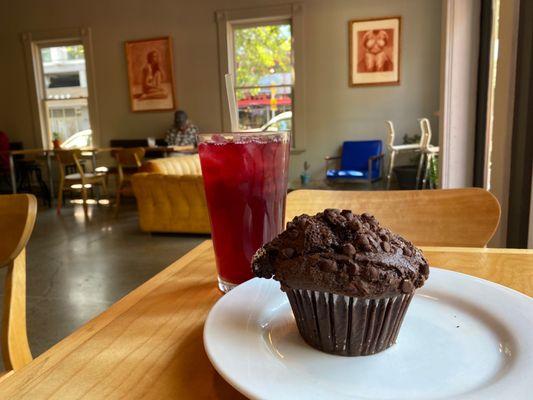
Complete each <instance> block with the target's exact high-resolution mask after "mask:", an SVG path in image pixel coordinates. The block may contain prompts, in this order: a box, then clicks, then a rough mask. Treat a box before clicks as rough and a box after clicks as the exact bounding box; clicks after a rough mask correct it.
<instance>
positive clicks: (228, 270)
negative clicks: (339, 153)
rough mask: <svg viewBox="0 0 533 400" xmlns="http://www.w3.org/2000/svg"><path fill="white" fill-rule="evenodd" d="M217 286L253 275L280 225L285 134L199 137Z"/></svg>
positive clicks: (286, 145)
mask: <svg viewBox="0 0 533 400" xmlns="http://www.w3.org/2000/svg"><path fill="white" fill-rule="evenodd" d="M199 142H200V143H199V145H198V152H199V154H200V162H201V164H202V175H203V179H204V187H205V193H206V198H207V206H208V209H209V218H210V220H211V234H212V237H213V245H214V247H215V256H216V262H217V268H218V275H219V287H220V288H221V289H222V290H223V291H228V290H230V289H231V288H232V287H234V286H235V285H238V284H240V283H242V282H244V281H246V280H248V279H250V278H252V270H251V266H250V262H251V259H252V256H253V255H254V253H255V252H256V250H257V249H258V248H259V247H261V246H262V245H263V244H264V243H266V242H268V241H270V240H271V239H272V238H274V236H276V235H277V234H278V233H280V232H281V231H282V229H283V220H284V218H285V197H286V195H287V169H288V161H289V134H288V133H286V132H283V133H273V134H270V133H269V134H261V133H254V134H249V133H234V134H220V135H213V134H210V135H208V134H202V135H199Z"/></svg>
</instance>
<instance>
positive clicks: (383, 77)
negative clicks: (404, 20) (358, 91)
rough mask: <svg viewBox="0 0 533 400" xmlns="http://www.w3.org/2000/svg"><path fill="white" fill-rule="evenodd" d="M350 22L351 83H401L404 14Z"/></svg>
mask: <svg viewBox="0 0 533 400" xmlns="http://www.w3.org/2000/svg"><path fill="white" fill-rule="evenodd" d="M348 24H349V25H348V27H349V28H348V31H349V46H350V66H349V68H350V78H349V79H350V80H349V84H350V86H363V85H399V84H400V37H401V36H400V26H401V17H386V18H374V19H366V20H352V21H350V22H349V23H348Z"/></svg>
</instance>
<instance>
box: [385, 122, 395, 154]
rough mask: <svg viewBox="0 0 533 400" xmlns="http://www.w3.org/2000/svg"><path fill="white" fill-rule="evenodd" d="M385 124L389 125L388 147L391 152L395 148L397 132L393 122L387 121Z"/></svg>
mask: <svg viewBox="0 0 533 400" xmlns="http://www.w3.org/2000/svg"><path fill="white" fill-rule="evenodd" d="M385 124H386V125H387V133H388V135H387V147H388V148H389V150H390V149H391V148H392V146H394V137H395V136H396V132H395V131H394V124H393V123H392V121H385Z"/></svg>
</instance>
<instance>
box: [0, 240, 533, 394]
mask: <svg viewBox="0 0 533 400" xmlns="http://www.w3.org/2000/svg"><path fill="white" fill-rule="evenodd" d="M424 252H425V254H426V256H427V257H428V259H429V261H430V264H431V265H434V266H439V267H442V268H446V269H451V270H455V271H459V272H464V273H467V274H471V275H475V276H478V277H480V278H485V279H489V280H491V281H494V282H497V283H500V284H502V285H506V286H509V287H511V288H513V289H516V290H518V291H521V292H523V293H525V294H527V295H529V296H531V295H533V250H497V249H472V248H438V247H431V248H425V249H424ZM220 297H221V293H220V292H219V291H218V289H217V285H216V273H215V260H214V254H213V248H212V244H211V242H210V241H206V242H204V243H203V244H201V245H200V246H198V247H197V248H195V249H194V250H192V251H191V252H189V253H188V254H186V255H185V256H184V257H182V258H181V259H179V260H178V261H176V262H174V263H173V264H172V265H170V266H169V267H168V268H166V269H165V270H163V271H162V272H160V273H159V274H158V275H156V276H155V277H154V278H152V279H151V280H149V281H148V282H146V283H144V284H143V285H141V286H140V287H139V288H137V289H136V290H134V291H133V292H131V293H130V294H128V295H127V296H126V297H124V298H123V299H121V300H120V301H118V302H117V303H115V304H114V305H113V306H112V307H110V308H109V309H108V310H107V311H105V312H104V313H102V314H101V315H99V316H98V317H96V318H95V319H93V320H92V321H90V322H88V323H87V324H85V325H84V326H82V327H81V328H80V329H78V330H77V331H76V332H74V333H73V334H72V335H70V336H68V337H67V338H65V339H64V340H63V341H61V342H60V343H58V344H57V345H55V346H54V347H52V348H51V349H50V350H48V351H47V352H45V353H44V354H42V355H41V356H39V357H38V358H36V359H35V360H34V361H32V362H31V363H30V364H29V365H27V366H26V367H24V368H23V369H21V370H19V371H16V372H15V373H14V374H11V375H10V376H8V377H7V378H5V379H3V380H2V381H1V382H0V398H9V399H49V398H54V399H79V398H90V399H115V398H127V399H207V398H209V399H239V398H243V397H242V396H241V395H240V394H239V393H237V392H236V391H235V390H234V389H233V388H232V387H231V386H230V385H229V384H227V383H226V382H225V381H224V380H223V379H222V378H221V377H220V376H219V375H218V374H217V373H216V372H215V370H214V369H213V367H212V366H211V364H210V363H209V360H208V358H207V355H206V354H205V351H204V347H203V342H202V331H203V325H204V321H205V318H206V316H207V313H208V312H209V310H210V309H211V307H212V306H213V304H214V303H215V302H216V300H217V299H219V298H220Z"/></svg>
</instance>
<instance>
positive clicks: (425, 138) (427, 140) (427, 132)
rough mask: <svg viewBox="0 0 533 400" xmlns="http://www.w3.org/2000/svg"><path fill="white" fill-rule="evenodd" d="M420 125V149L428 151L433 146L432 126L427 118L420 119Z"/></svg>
mask: <svg viewBox="0 0 533 400" xmlns="http://www.w3.org/2000/svg"><path fill="white" fill-rule="evenodd" d="M418 123H419V124H420V148H421V149H427V148H428V147H429V145H430V144H431V135H432V133H431V124H430V122H429V119H427V118H420V119H419V120H418Z"/></svg>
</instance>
